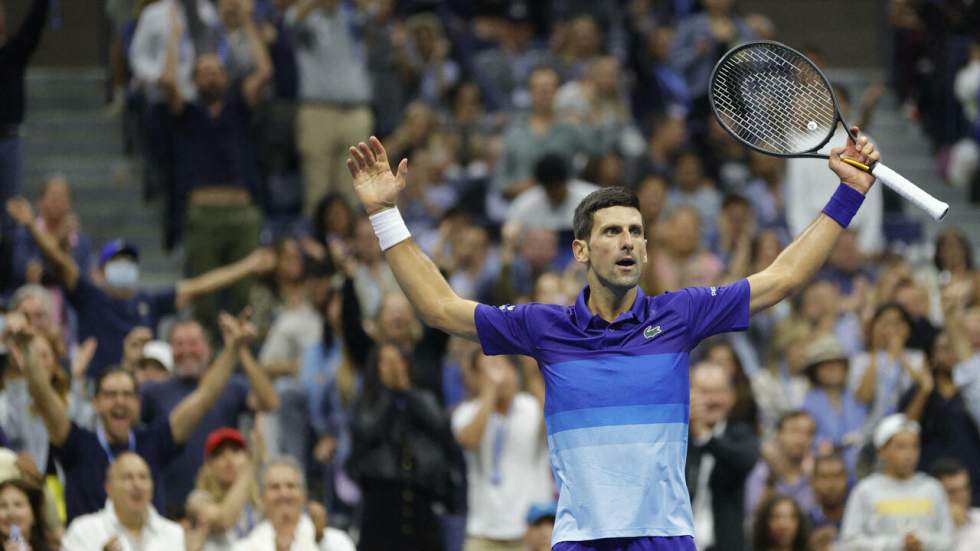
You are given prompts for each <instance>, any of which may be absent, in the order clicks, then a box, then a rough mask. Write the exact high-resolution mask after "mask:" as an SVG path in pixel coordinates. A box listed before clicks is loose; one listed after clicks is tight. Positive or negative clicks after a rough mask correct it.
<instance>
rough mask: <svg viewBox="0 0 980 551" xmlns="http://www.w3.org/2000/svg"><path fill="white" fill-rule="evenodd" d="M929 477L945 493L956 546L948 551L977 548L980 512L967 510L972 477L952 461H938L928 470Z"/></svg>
mask: <svg viewBox="0 0 980 551" xmlns="http://www.w3.org/2000/svg"><path fill="white" fill-rule="evenodd" d="M929 474H931V475H932V476H933V477H934V478H935V479H936V480H938V481H939V483H940V484H942V485H943V489H944V490H946V496H947V497H948V498H949V512H950V515H951V516H952V517H953V528H954V529H955V530H956V538H955V539H956V545H955V546H954V547H953V548H952V549H951V551H971V550H973V549H977V548H980V509H978V508H976V507H971V506H970V505H971V501H972V500H971V494H972V493H973V491H972V490H971V489H970V486H971V481H972V478H971V477H970V473H969V472H967V470H966V468H965V467H964V466H963V464H962V463H960V462H958V461H956V460H955V459H952V458H945V459H938V460H936V461H935V462H934V463H932V465H931V466H930V467H929Z"/></svg>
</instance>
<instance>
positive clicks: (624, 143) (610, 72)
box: [555, 56, 643, 155]
mask: <svg viewBox="0 0 980 551" xmlns="http://www.w3.org/2000/svg"><path fill="white" fill-rule="evenodd" d="M628 97H629V96H628V94H627V91H626V86H625V85H624V80H623V78H622V76H621V69H620V64H619V60H618V59H616V58H615V57H614V56H603V57H598V58H596V59H595V60H593V61H591V62H590V63H589V64H588V65H587V66H586V69H585V71H584V72H583V74H582V76H581V77H579V78H578V79H577V80H571V81H568V82H566V83H565V84H563V85H562V86H561V88H559V89H558V92H557V93H556V94H555V112H556V114H557V115H558V117H559V118H561V119H565V120H571V121H574V122H577V123H579V124H585V125H588V126H590V127H591V128H593V129H594V130H596V132H597V134H598V136H597V139H598V140H599V142H600V143H601V148H602V150H604V151H605V150H610V149H612V150H621V151H622V150H625V151H628V152H629V153H630V154H632V155H637V154H639V153H641V152H642V150H643V138H642V136H640V134H639V131H638V130H637V129H636V128H634V127H633V117H632V113H631V111H630V104H629V101H628V100H627V98H628Z"/></svg>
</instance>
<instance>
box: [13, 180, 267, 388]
mask: <svg viewBox="0 0 980 551" xmlns="http://www.w3.org/2000/svg"><path fill="white" fill-rule="evenodd" d="M7 212H8V213H10V215H11V216H12V217H13V218H14V219H15V220H16V221H17V223H19V224H21V225H23V226H25V227H26V228H27V229H28V230H29V231H30V233H31V237H33V238H34V242H35V243H37V245H38V248H40V249H41V252H42V254H43V255H44V257H45V258H46V259H47V260H48V261H49V262H51V264H53V265H54V267H55V271H56V272H57V274H58V277H59V283H60V285H61V287H62V288H63V289H64V290H65V291H66V294H67V298H68V302H69V303H70V304H71V305H72V307H73V308H74V309H75V312H76V313H77V315H78V340H79V342H81V341H84V340H85V339H87V338H89V337H94V338H95V339H96V341H97V342H98V347H97V348H96V350H95V355H94V356H93V357H92V361H91V363H90V364H89V368H88V370H87V371H86V372H85V374H86V376H87V377H88V378H89V379H91V380H96V379H98V377H99V375H100V374H101V373H102V372H103V371H105V370H106V369H107V368H108V367H110V366H112V365H117V364H119V362H120V361H121V360H122V359H123V358H122V351H123V342H124V340H125V339H126V335H128V334H129V332H130V331H132V330H133V328H135V327H138V326H143V327H149V328H151V330H155V329H156V327H157V325H158V323H159V322H160V319H161V318H163V317H164V316H167V315H170V314H173V313H174V312H176V311H177V310H180V309H182V308H184V307H185V306H188V305H191V304H193V303H194V302H195V301H196V300H198V299H199V298H201V297H204V296H206V295H208V294H211V293H214V292H216V291H219V290H221V289H223V288H225V287H227V286H229V285H232V284H234V283H236V282H239V281H241V280H242V279H244V278H246V277H249V276H252V275H256V274H262V273H265V272H268V271H269V270H271V269H272V268H273V267H274V266H275V263H276V258H275V253H273V252H272V251H270V250H267V249H256V250H254V251H252V253H251V254H249V255H248V256H246V257H245V258H243V259H241V260H239V261H237V262H233V263H231V264H228V265H225V266H222V267H221V268H217V269H214V270H211V271H210V272H207V273H204V274H201V275H199V276H197V277H193V278H188V279H182V280H180V281H178V282H177V283H176V285H174V286H173V287H169V288H165V289H161V290H156V291H147V290H144V289H142V288H141V287H140V285H139V281H140V270H139V250H138V249H137V248H136V247H135V246H133V245H132V244H131V243H129V242H127V241H125V240H124V239H114V240H112V241H110V242H108V243H106V244H105V245H104V246H103V247H102V249H101V250H100V252H99V257H98V266H99V273H100V274H101V276H102V281H93V280H92V279H90V278H89V277H88V275H87V274H86V273H84V272H83V271H82V270H81V269H80V268H79V265H78V263H76V262H75V260H74V259H73V258H72V257H71V256H70V255H68V254H67V253H65V251H64V250H63V249H62V248H61V247H60V246H59V245H58V243H57V239H56V238H55V237H54V236H52V235H51V234H50V233H47V232H46V231H44V230H43V229H41V228H39V227H37V226H36V225H34V224H33V223H32V222H33V220H34V214H33V212H32V209H31V205H30V203H28V202H27V200H26V199H24V198H22V197H18V198H15V199H11V200H10V201H8V202H7Z"/></svg>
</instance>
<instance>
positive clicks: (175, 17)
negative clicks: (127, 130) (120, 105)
mask: <svg viewBox="0 0 980 551" xmlns="http://www.w3.org/2000/svg"><path fill="white" fill-rule="evenodd" d="M219 25H220V19H219V18H218V12H217V10H216V9H215V7H214V4H213V3H212V2H209V1H208V0H158V1H156V2H154V3H151V4H149V5H147V6H146V7H145V8H144V9H143V10H142V11H141V12H140V15H139V20H138V21H137V23H136V29H135V31H134V32H133V38H132V40H131V41H130V43H129V56H128V57H129V67H130V69H132V71H133V78H134V80H135V81H136V82H137V83H138V84H139V85H140V86H141V87H142V88H143V90H144V91H145V92H146V93H147V95H148V96H149V98H150V100H151V101H153V102H161V101H164V97H163V93H162V90H160V85H161V84H162V83H161V82H160V81H161V79H163V78H164V75H165V73H166V71H167V57H168V54H170V49H171V48H169V47H168V44H170V43H171V42H173V46H174V47H175V48H176V51H174V52H173V60H174V63H175V65H174V67H173V68H172V70H171V71H172V72H171V75H170V76H169V77H168V78H170V79H171V82H170V83H169V85H170V86H173V87H175V88H176V89H178V90H179V91H180V94H181V96H182V97H184V98H188V99H192V98H194V97H196V93H197V91H196V90H195V88H194V67H195V63H196V60H197V56H198V55H200V54H204V53H208V52H212V51H214V50H215V49H216V48H215V47H216V46H217V36H218V32H219V31H218V26H219ZM174 40H176V42H174Z"/></svg>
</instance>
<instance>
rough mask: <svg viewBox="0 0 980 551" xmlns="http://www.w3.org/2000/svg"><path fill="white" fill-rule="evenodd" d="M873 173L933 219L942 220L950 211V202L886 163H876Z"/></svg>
mask: <svg viewBox="0 0 980 551" xmlns="http://www.w3.org/2000/svg"><path fill="white" fill-rule="evenodd" d="M871 174H873V175H874V176H875V178H878V179H879V180H881V183H883V184H885V185H886V186H888V187H890V188H891V189H893V190H894V191H895V193H897V194H899V195H901V196H902V197H904V198H906V199H907V200H909V201H911V202H912V204H914V205H916V206H918V207H919V208H921V209H922V210H924V211H926V212H928V213H929V216H931V217H932V219H933V220H942V219H943V217H944V216H946V213H947V212H949V204H948V203H944V202H942V201H940V200H939V199H936V198H935V197H933V196H932V195H930V194H929V193H928V192H927V191H926V190H924V189H922V188H920V187H919V186H917V185H915V184H913V183H912V182H911V181H909V180H908V179H906V178H905V177H904V176H902V175H901V174H899V173H897V172H895V171H894V170H892V169H890V168H888V167H887V166H885V165H884V163H880V162H879V163H875V166H874V168H873V169H872V170H871Z"/></svg>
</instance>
